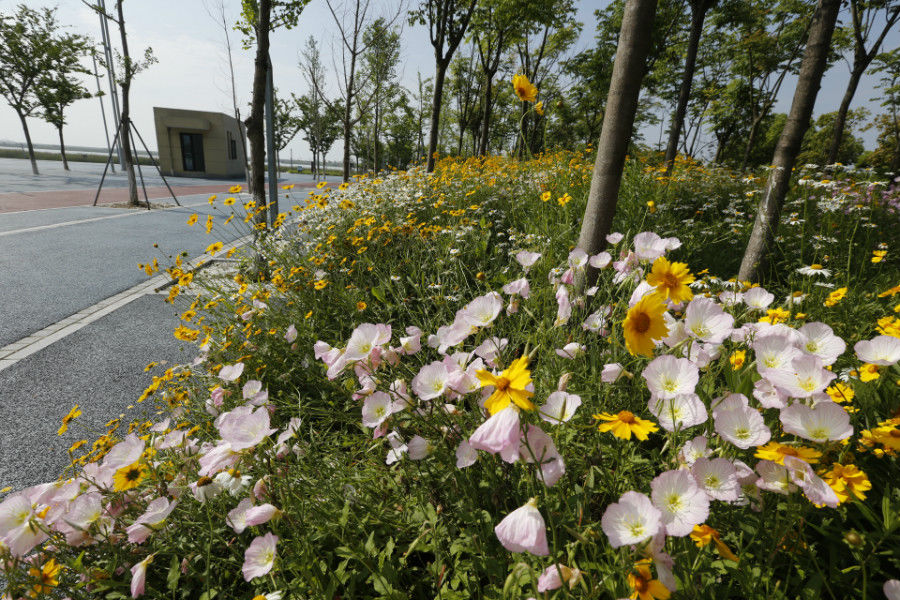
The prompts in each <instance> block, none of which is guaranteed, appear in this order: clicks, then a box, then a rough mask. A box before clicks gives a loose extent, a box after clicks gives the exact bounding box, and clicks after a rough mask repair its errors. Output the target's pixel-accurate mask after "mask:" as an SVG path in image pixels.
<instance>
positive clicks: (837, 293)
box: [823, 287, 847, 307]
mask: <svg viewBox="0 0 900 600" xmlns="http://www.w3.org/2000/svg"><path fill="white" fill-rule="evenodd" d="M846 295H847V288H845V287H842V288H838V289H836V290H834V291H833V292H831V293H830V294H828V298H826V299H825V302H824V303H823V304H824V305H825V306H828V307H832V306H834V305H835V304H837V303H838V302H840V301H841V300H843V299H844V296H846Z"/></svg>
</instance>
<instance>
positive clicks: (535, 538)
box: [494, 498, 550, 556]
mask: <svg viewBox="0 0 900 600" xmlns="http://www.w3.org/2000/svg"><path fill="white" fill-rule="evenodd" d="M494 533H495V534H496V535H497V539H498V540H500V543H501V544H503V547H504V548H506V549H507V550H509V551H510V552H530V553H531V554H534V555H535V556H546V555H548V554H550V549H549V548H548V547H547V525H546V524H545V523H544V517H542V516H541V513H540V511H539V510H538V508H537V500H536V499H534V498H532V499H531V500H529V501H528V502H526V503H525V504H524V505H523V506H521V507H519V508H517V509H516V510H514V511H512V512H511V513H509V514H508V515H506V517H505V518H504V519H503V520H502V521H500V523H499V524H498V525H497V526H496V527H494Z"/></svg>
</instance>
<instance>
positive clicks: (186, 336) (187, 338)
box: [173, 325, 200, 342]
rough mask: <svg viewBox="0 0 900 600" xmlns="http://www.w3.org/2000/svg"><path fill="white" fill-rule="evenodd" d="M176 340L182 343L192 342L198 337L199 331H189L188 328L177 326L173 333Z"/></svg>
mask: <svg viewBox="0 0 900 600" xmlns="http://www.w3.org/2000/svg"><path fill="white" fill-rule="evenodd" d="M173 335H174V336H175V338H176V339H179V340H181V341H182V342H193V341H194V340H196V339H197V338H198V337H199V336H200V331H199V330H197V329H191V328H190V327H185V326H184V325H179V326H178V327H176V328H175V332H174V333H173Z"/></svg>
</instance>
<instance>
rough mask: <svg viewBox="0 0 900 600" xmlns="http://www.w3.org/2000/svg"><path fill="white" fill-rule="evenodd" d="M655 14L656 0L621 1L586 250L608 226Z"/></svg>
mask: <svg viewBox="0 0 900 600" xmlns="http://www.w3.org/2000/svg"><path fill="white" fill-rule="evenodd" d="M655 17H656V0H627V2H626V3H625V12H624V16H623V18H622V28H621V31H620V34H619V43H618V45H617V47H616V59H615V63H614V64H613V72H612V79H611V81H610V85H609V93H608V94H607V100H606V114H605V115H604V117H603V127H602V129H601V130H600V141H599V143H598V144H597V158H596V160H595V161H594V171H593V174H592V177H591V188H590V192H589V194H588V201H587V206H586V207H585V210H584V218H583V219H582V222H581V233H580V234H579V236H578V247H579V248H581V249H582V250H584V251H585V252H587V253H588V254H596V253H597V252H599V251H601V250H602V249H603V248H604V247H605V246H606V236H607V235H608V234H609V232H610V230H611V228H612V220H613V216H614V215H615V212H616V201H617V200H618V196H619V186H620V184H621V183H622V170H623V169H624V167H625V155H626V154H627V152H628V144H629V143H630V142H631V134H632V130H633V128H634V117H635V114H636V113H637V106H638V96H639V95H640V93H641V81H643V79H644V72H645V61H646V60H647V54H648V53H649V51H650V36H648V35H647V33H646V32H647V31H651V30H652V28H653V23H654V19H655ZM590 277H593V274H591V275H590Z"/></svg>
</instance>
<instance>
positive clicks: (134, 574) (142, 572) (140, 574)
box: [131, 554, 153, 598]
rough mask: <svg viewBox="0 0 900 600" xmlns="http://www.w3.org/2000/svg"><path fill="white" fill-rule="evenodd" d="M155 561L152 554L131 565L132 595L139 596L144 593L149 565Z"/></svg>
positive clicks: (133, 596)
mask: <svg viewBox="0 0 900 600" xmlns="http://www.w3.org/2000/svg"><path fill="white" fill-rule="evenodd" d="M151 562H153V555H152V554H151V555H150V556H148V557H147V558H145V559H144V560H142V561H141V562H139V563H138V564H136V565H134V566H133V567H131V597H132V598H137V597H139V596H141V595H142V594H143V593H144V585H145V584H146V580H147V565H149V564H150V563H151Z"/></svg>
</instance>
